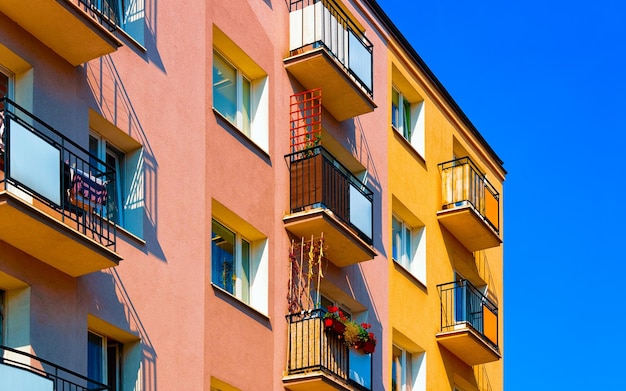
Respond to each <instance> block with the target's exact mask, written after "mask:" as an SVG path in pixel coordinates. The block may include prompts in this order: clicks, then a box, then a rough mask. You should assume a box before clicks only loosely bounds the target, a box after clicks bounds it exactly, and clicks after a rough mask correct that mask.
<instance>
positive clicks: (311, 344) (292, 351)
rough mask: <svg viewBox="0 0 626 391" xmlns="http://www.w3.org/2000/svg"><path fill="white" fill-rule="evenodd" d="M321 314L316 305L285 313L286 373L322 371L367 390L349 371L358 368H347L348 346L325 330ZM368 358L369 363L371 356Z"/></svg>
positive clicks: (348, 359)
mask: <svg viewBox="0 0 626 391" xmlns="http://www.w3.org/2000/svg"><path fill="white" fill-rule="evenodd" d="M325 313H326V311H325V310H323V309H320V308H318V309H315V310H311V311H305V312H300V313H297V314H289V315H287V316H286V318H287V322H288V323H289V326H288V327H289V341H288V345H289V352H288V356H287V374H288V375H298V374H310V373H315V372H324V373H326V374H327V375H329V376H330V377H332V378H335V379H337V380H338V381H339V382H341V383H343V384H344V385H350V386H351V387H352V388H354V389H357V390H362V391H368V390H369V388H368V387H365V386H364V385H362V384H359V383H358V381H357V380H358V377H357V378H354V377H353V376H354V374H353V373H352V372H355V371H358V369H357V368H356V367H355V368H351V367H350V348H349V347H348V346H346V344H344V342H343V339H342V338H341V336H340V335H337V334H335V333H334V332H333V331H329V330H326V329H325V327H324V319H323V318H324V314H325ZM368 358H369V359H370V366H371V356H369V355H368ZM370 369H371V368H370ZM370 376H371V374H370Z"/></svg>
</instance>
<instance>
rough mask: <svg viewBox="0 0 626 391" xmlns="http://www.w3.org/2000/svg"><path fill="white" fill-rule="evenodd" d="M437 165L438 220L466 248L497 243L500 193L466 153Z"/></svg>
mask: <svg viewBox="0 0 626 391" xmlns="http://www.w3.org/2000/svg"><path fill="white" fill-rule="evenodd" d="M439 168H440V169H441V183H442V188H443V192H442V198H443V205H442V208H441V210H440V211H439V212H437V218H438V219H439V222H440V223H441V224H442V225H443V226H444V227H446V229H447V230H448V231H450V233H451V234H452V235H454V237H456V238H457V239H458V240H459V242H461V244H462V245H463V246H465V248H467V249H468V250H469V251H478V250H484V249H487V248H491V247H497V246H499V245H500V244H501V243H502V239H501V238H500V194H499V193H498V192H497V191H496V190H495V188H494V187H493V186H492V185H491V183H489V181H487V179H486V178H485V176H484V175H483V174H481V172H480V171H479V170H478V168H477V167H476V165H475V164H474V163H473V162H472V161H471V160H470V159H469V158H468V157H464V158H461V159H456V160H452V161H449V162H445V163H441V164H439Z"/></svg>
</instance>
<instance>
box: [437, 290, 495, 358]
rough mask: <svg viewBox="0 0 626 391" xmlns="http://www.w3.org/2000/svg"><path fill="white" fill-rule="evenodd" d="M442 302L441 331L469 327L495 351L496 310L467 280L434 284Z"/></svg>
mask: <svg viewBox="0 0 626 391" xmlns="http://www.w3.org/2000/svg"><path fill="white" fill-rule="evenodd" d="M437 289H438V290H439V298H440V300H441V331H442V332H448V331H455V330H460V329H463V328H467V327H469V328H472V329H474V330H475V331H477V332H478V333H479V335H481V336H482V339H483V340H484V341H485V342H486V343H488V344H490V345H491V346H493V347H494V348H495V349H496V350H497V349H498V307H497V306H496V305H495V304H494V303H493V302H492V301H491V300H489V298H487V296H485V295H483V294H482V292H480V290H478V289H477V288H476V287H475V286H474V285H472V284H471V283H470V282H469V281H468V280H459V281H454V282H449V283H446V284H441V285H437Z"/></svg>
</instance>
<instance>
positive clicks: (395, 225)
mask: <svg viewBox="0 0 626 391" xmlns="http://www.w3.org/2000/svg"><path fill="white" fill-rule="evenodd" d="M391 236H392V240H391V247H392V257H393V259H395V260H396V261H398V262H400V261H401V256H402V254H401V251H402V250H401V248H400V246H401V245H402V223H401V222H400V221H399V220H398V219H396V218H395V217H392V220H391Z"/></svg>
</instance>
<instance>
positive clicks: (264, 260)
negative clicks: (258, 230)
mask: <svg viewBox="0 0 626 391" xmlns="http://www.w3.org/2000/svg"><path fill="white" fill-rule="evenodd" d="M214 222H215V223H217V224H219V225H221V226H222V227H223V228H225V229H226V230H228V231H230V232H231V233H233V234H234V235H235V244H234V252H235V254H234V263H235V265H234V266H235V270H234V274H233V276H234V287H233V288H234V289H233V290H234V292H229V291H228V290H226V289H225V288H224V287H223V286H221V284H220V282H219V281H216V280H215V278H216V275H215V274H214V270H212V271H211V283H212V284H213V285H214V286H216V287H218V288H219V289H221V290H223V291H225V292H227V293H229V294H230V295H232V296H234V297H235V298H237V299H238V300H240V301H242V302H243V303H245V304H247V305H249V306H251V307H253V308H254V309H256V310H257V311H259V312H261V313H263V314H267V312H268V285H267V284H268V273H269V270H268V263H269V259H268V258H269V257H268V245H267V238H263V239H257V240H250V239H248V238H247V237H245V236H244V235H242V234H241V233H240V232H239V231H238V230H237V229H234V228H233V227H232V226H229V225H228V224H227V223H225V222H224V221H221V220H220V219H218V218H215V217H213V218H212V221H211V239H212V240H211V242H212V243H213V240H214V239H215V237H214V236H213V223H214ZM244 243H248V245H249V246H248V251H249V254H248V263H249V264H248V274H247V276H246V278H242V276H244V275H245V273H244V264H243V262H244V257H243V256H242V248H243V247H244ZM214 255H215V254H214V253H213V248H212V249H211V268H213V265H214V258H213V257H214Z"/></svg>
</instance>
